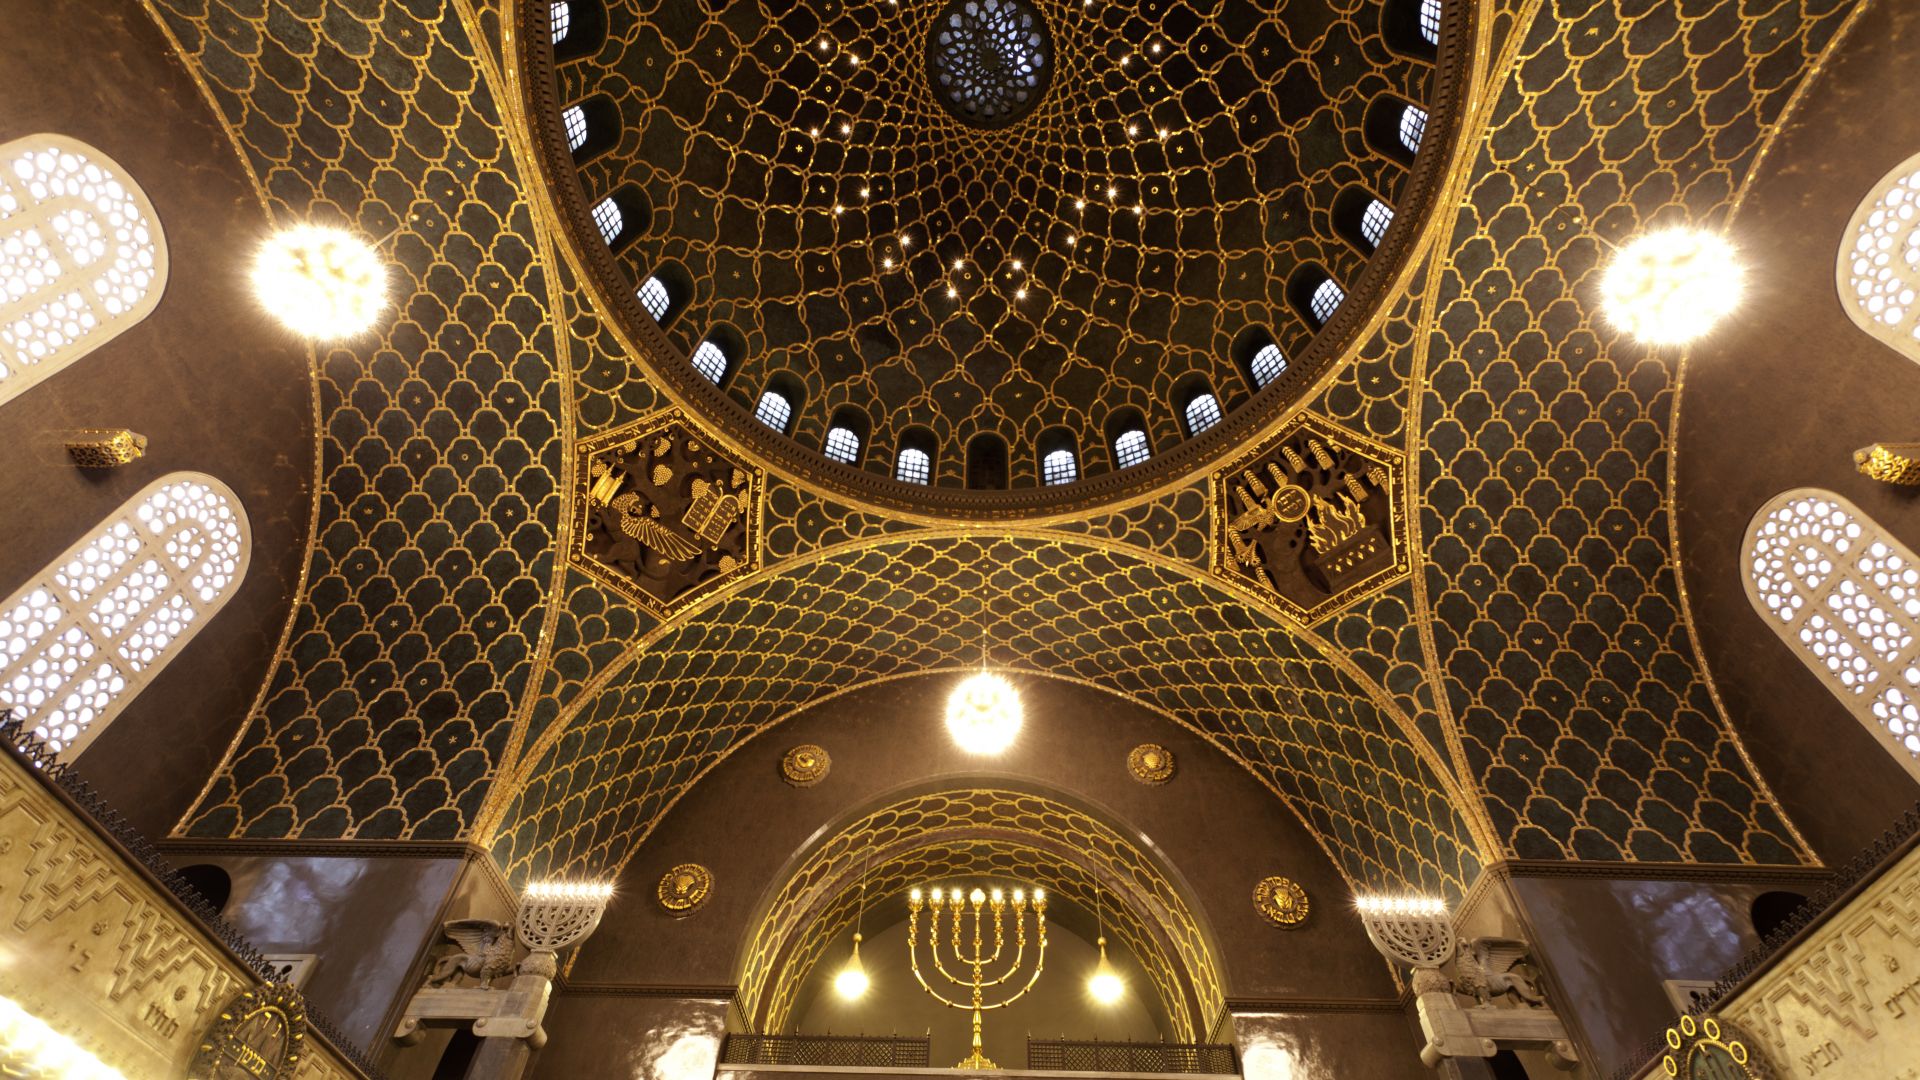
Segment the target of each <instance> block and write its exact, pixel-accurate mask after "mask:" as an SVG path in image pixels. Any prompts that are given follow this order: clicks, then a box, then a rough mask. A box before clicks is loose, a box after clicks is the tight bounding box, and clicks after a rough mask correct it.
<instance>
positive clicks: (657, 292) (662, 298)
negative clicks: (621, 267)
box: [637, 277, 726, 381]
mask: <svg viewBox="0 0 1920 1080" xmlns="http://www.w3.org/2000/svg"><path fill="white" fill-rule="evenodd" d="M637 295H638V296H639V297H640V306H641V307H643V308H646V309H647V314H648V315H651V316H653V321H654V322H657V323H665V322H666V321H667V315H668V313H669V312H671V311H672V310H673V294H672V293H670V292H668V291H667V283H666V282H664V281H661V280H660V279H659V278H657V277H650V278H648V279H647V280H645V281H643V282H641V283H640V289H639V292H638V294H637ZM700 344H701V346H702V347H705V346H706V345H707V344H708V342H704V341H703V342H701V343H700ZM694 355H695V356H696V357H698V356H699V350H698V349H696V350H694ZM725 363H726V362H725V360H724V358H723V359H722V361H721V367H722V371H723V372H724V370H725ZM694 366H695V367H698V366H700V365H699V361H698V360H697V359H696V360H695V361H694ZM715 381H718V380H715Z"/></svg>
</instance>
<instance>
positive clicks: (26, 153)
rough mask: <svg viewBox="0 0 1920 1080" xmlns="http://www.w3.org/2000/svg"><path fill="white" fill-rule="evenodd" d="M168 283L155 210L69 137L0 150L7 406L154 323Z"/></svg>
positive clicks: (30, 140) (25, 141)
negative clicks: (153, 314)
mask: <svg viewBox="0 0 1920 1080" xmlns="http://www.w3.org/2000/svg"><path fill="white" fill-rule="evenodd" d="M166 282H167V245H166V240H165V238H164V237H163V236H162V235H161V232H160V224H159V220H158V218H157V217H156V216H155V214H154V212H153V204H152V203H149V202H148V201H147V197H146V195H145V194H143V193H142V192H141V191H140V188H139V187H138V185H136V184H135V183H134V182H133V179H132V178H131V177H129V176H128V175H127V173H126V170H124V169H122V168H121V167H120V166H119V165H117V164H115V163H114V162H113V160H112V159H111V158H109V157H107V156H106V155H105V154H103V153H101V152H100V151H98V150H96V149H94V148H93V147H91V146H88V145H87V144H85V143H82V142H79V141H77V140H74V139H69V138H67V137H66V136H64V135H29V136H26V137H25V138H20V139H15V140H13V141H11V142H8V143H6V144H4V145H0V403H5V402H7V401H9V400H11V399H12V398H15V397H18V396H20V395H21V394H22V393H25V392H26V390H27V389H28V388H30V387H32V386H33V385H34V384H35V383H38V382H39V381H40V380H42V379H45V378H46V377H47V376H49V375H52V374H53V373H54V372H56V371H59V370H60V369H61V368H64V367H66V366H67V365H68V364H71V363H73V362H74V361H75V360H78V359H80V358H81V357H82V356H85V355H86V354H88V353H90V352H92V351H93V350H95V349H97V348H99V347H100V346H101V345H104V344H106V343H107V342H108V341H111V340H113V338H115V337H117V336H119V335H120V334H121V333H123V332H125V331H126V330H127V329H128V328H129V327H131V326H133V325H134V324H135V323H137V322H139V321H140V320H141V319H144V318H146V317H147V315H148V314H149V313H151V312H152V311H153V309H154V307H155V306H157V305H158V304H159V303H160V293H161V291H162V289H164V288H165V286H166Z"/></svg>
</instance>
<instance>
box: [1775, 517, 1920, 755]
mask: <svg viewBox="0 0 1920 1080" xmlns="http://www.w3.org/2000/svg"><path fill="white" fill-rule="evenodd" d="M1746 566H1747V577H1746V581H1747V597H1748V599H1750V600H1752V601H1753V606H1754V608H1755V610H1757V611H1759V612H1760V616H1761V617H1762V618H1763V619H1765V620H1766V621H1767V625H1768V626H1771V627H1773V630H1774V633H1776V634H1779V635H1780V637H1781V639H1782V640H1783V641H1785V642H1786V643H1787V644H1788V645H1789V646H1791V647H1792V648H1793V650H1794V653H1795V654H1796V655H1798V656H1799V657H1800V659H1801V661H1802V662H1803V663H1805V664H1806V665H1807V666H1808V667H1809V668H1812V669H1813V671H1814V673H1815V674H1817V675H1819V676H1820V678H1821V680H1822V681H1824V682H1825V683H1826V684H1827V689H1829V690H1831V691H1832V692H1833V695H1834V696H1835V697H1837V698H1839V699H1840V700H1841V701H1842V702H1843V703H1844V704H1845V705H1846V706H1847V707H1848V708H1849V709H1851V710H1852V711H1853V714H1854V716H1855V717H1857V718H1858V719H1859V720H1860V722H1861V723H1863V724H1865V725H1866V726H1867V727H1868V728H1869V729H1870V730H1872V731H1873V733H1874V734H1875V735H1877V736H1878V737H1879V738H1880V740H1881V742H1882V743H1883V744H1885V745H1886V746H1887V747H1888V749H1889V750H1891V751H1893V752H1894V754H1895V755H1896V756H1897V757H1899V759H1900V760H1901V762H1902V763H1903V764H1905V765H1906V767H1907V771H1908V772H1910V773H1912V774H1913V775H1914V776H1915V777H1916V778H1920V656H1916V650H1915V648H1914V635H1915V633H1916V631H1920V558H1917V557H1915V555H1914V554H1913V552H1911V551H1909V550H1907V548H1906V547H1905V546H1904V545H1902V544H1901V543H1900V542H1899V541H1898V540H1895V539H1894V538H1893V537H1892V536H1890V535H1888V533H1887V532H1886V530H1884V529H1882V528H1881V527H1880V526H1879V524H1877V523H1876V522H1875V521H1874V520H1873V519H1872V518H1870V517H1868V516H1867V515H1865V514H1863V513H1861V512H1860V509H1859V508H1858V507H1856V506H1854V505H1853V504H1852V503H1850V502H1848V501H1847V500H1845V499H1842V498H1841V497H1840V496H1838V495H1835V494H1833V493H1832V492H1830V491H1819V490H1815V489H1811V488H1802V489H1799V490H1796V491H1789V492H1787V493H1785V494H1783V495H1780V496H1777V497H1776V498H1774V499H1773V500H1772V501H1771V502H1769V503H1767V505H1765V506H1763V507H1761V509H1760V513H1758V514H1757V515H1755V516H1754V519H1753V523H1752V524H1751V525H1749V526H1748V528H1747V546H1746Z"/></svg>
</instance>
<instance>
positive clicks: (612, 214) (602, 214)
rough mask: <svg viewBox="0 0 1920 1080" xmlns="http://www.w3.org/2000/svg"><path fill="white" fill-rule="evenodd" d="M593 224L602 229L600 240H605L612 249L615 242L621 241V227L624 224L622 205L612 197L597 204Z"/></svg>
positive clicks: (594, 209)
mask: <svg viewBox="0 0 1920 1080" xmlns="http://www.w3.org/2000/svg"><path fill="white" fill-rule="evenodd" d="M593 223H594V224H595V225H598V226H599V227H600V239H602V240H605V241H606V242H607V246H608V247H612V246H613V242H614V241H615V240H617V239H619V237H620V227H621V225H622V224H623V223H624V222H623V219H622V218H621V216H620V204H619V203H616V202H614V201H613V199H612V197H608V198H605V199H601V200H600V201H599V202H597V203H595V204H594V207H593Z"/></svg>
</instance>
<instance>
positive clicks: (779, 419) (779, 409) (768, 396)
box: [753, 390, 793, 435]
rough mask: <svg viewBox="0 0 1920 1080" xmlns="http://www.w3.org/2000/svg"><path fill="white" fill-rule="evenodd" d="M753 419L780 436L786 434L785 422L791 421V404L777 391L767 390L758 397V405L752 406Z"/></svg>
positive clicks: (785, 396)
mask: <svg viewBox="0 0 1920 1080" xmlns="http://www.w3.org/2000/svg"><path fill="white" fill-rule="evenodd" d="M753 416H754V419H756V420H758V421H760V422H761V423H763V424H765V425H767V426H768V427H770V428H772V429H773V430H775V431H777V432H779V433H780V434H782V435H785V434H786V433H787V422H788V421H790V420H792V419H793V402H791V401H788V400H787V395H785V394H783V393H781V392H780V391H778V390H769V391H767V392H766V393H764V394H761V395H760V404H758V405H756V406H754V409H753Z"/></svg>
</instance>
